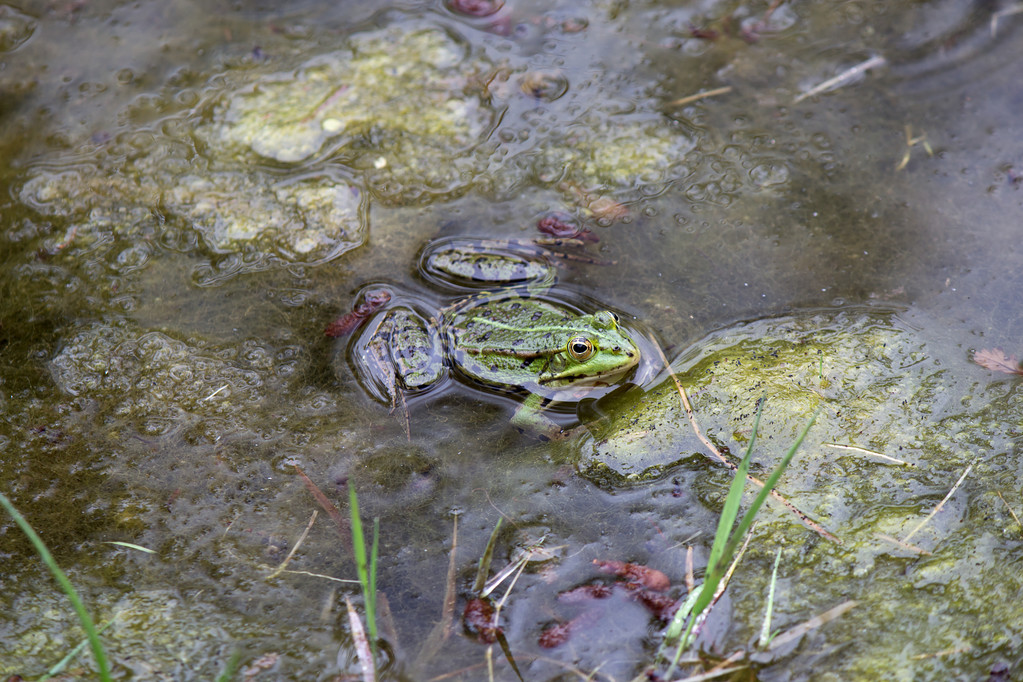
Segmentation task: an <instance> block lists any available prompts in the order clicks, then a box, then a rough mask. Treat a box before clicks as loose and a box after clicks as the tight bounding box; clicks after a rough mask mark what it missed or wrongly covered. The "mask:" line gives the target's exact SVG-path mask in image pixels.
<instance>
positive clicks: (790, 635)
mask: <svg viewBox="0 0 1023 682" xmlns="http://www.w3.org/2000/svg"><path fill="white" fill-rule="evenodd" d="M857 603H858V602H856V601H855V600H852V599H850V600H849V601H845V602H842V603H841V604H839V605H838V606H836V607H834V608H832V609H828V610H827V611H825V612H824V613H822V614H820V615H819V616H814V617H813V618H811V619H810V620H808V621H806V622H805V623H802V624H800V625H797V626H796V627H794V628H792V629H790V630H786V631H785V632H783V633H781V634H780V635H778V636H777V637H775V638H774V639H772V640H771V644H770V646H768V647H767V649H768V650H769V651H770V650H773V649H777V648H779V647H782V646H784V645H786V644H788V643H789V642H791V641H793V640H796V639H798V638H800V637H802V636H803V635H805V634H806V633H807V632H809V631H810V630H814V629H816V628H819V627H820V626H822V625H824V624H825V623H829V622H831V621H833V620H835V619H836V618H838V617H839V616H841V615H842V614H844V613H845V612H846V611H848V610H849V609H851V608H853V607H854V606H856V604H857Z"/></svg>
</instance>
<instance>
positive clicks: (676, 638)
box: [0, 380, 968, 682]
mask: <svg viewBox="0 0 1023 682" xmlns="http://www.w3.org/2000/svg"><path fill="white" fill-rule="evenodd" d="M676 381H677V380H676ZM678 389H679V395H680V396H681V398H682V401H683V403H684V404H685V405H686V407H687V414H688V415H689V417H690V420H693V425H694V427H695V426H696V424H695V417H694V415H693V412H692V408H691V407H690V406H689V400H688V397H687V396H686V394H685V390H684V389H683V388H682V386H681V384H678ZM764 400H765V399H764V398H761V400H760V401H758V405H757V413H756V416H755V418H754V422H753V428H752V432H751V434H750V438H749V444H748V446H747V448H746V453H745V455H744V456H743V458H742V460H741V462H740V463H739V465H738V466H736V467H735V468H734V474H735V475H734V477H733V480H732V484H731V486H730V487H729V490H728V495H727V497H726V498H725V503H724V508H723V509H722V511H721V515H720V518H719V521H718V525H717V531H716V532H715V535H714V541H713V544H712V546H711V550H710V556H709V559H708V562H707V567H706V572H705V574H704V579H703V582H702V583H701V584H700V585H697V586H695V587H692V586H693V585H695V580H694V578H693V576H692V555H691V549H690V555H689V557H688V564H687V565H688V567H689V577H688V580H687V583H688V584H689V585H690V590H689V594H688V596H687V597H686V598H685V600H684V601H683V600H681V599H680V600H679V601H678V602H675V603H670V604H666V605H663V608H664V613H663V614H662V615H664V616H670V615H671V614H672V612H673V614H674V615H673V616H672V617H671V620H670V623H669V625H668V627H667V629H666V630H665V631H664V633H663V637H662V641H661V645H660V647H659V648H658V650H657V653H656V655H655V656H654V659H653V660H652V661H651V662H650V664H649V665H648V666H647V670H646V672H645V673H644V676H645V677H646V678H647V679H658V680H672V679H676V678H675V673H676V670H677V668H678V665H679V663H680V662H685V663H691V664H696V665H701V664H702V663H703V662H702V661H701V659H700V658H698V657H690V658H687V659H683V658H682V655H683V653H685V652H686V651H687V650H688V649H690V648H691V647H692V645H693V643H694V642H695V639H696V635H697V633H698V631H699V629H700V627H701V626H702V624H703V623H704V621H705V620H706V616H707V613H708V609H710V608H712V607H713V605H714V604H715V603H717V601H718V599H719V598H720V597H721V595H722V593H723V592H724V590H725V588H726V586H727V583H728V579H729V577H730V576H731V574H732V573H733V571H734V570H735V567H736V565H737V564H738V562H739V560H740V559H741V557H742V554H743V552H744V550H745V548H746V545H747V544H748V543H749V540H750V537H751V536H750V531H751V530H752V527H753V521H754V518H755V517H756V515H757V512H758V511H759V510H760V508H761V507H762V506H763V504H764V503H765V502H766V501H767V497H768V495H769V494H771V493H772V492H773V490H774V486H775V484H776V483H777V482H778V479H779V478H780V477H781V475H782V473H784V471H785V469H786V468H787V467H788V465H789V463H790V462H791V460H792V458H793V456H794V455H795V454H796V451H797V450H798V449H799V446H800V445H801V444H802V442H803V439H804V438H805V437H806V434H807V433H808V432H809V430H810V428H811V426H813V423H814V421H815V420H816V417H817V415H816V414H814V415H813V416H811V417H810V419H809V421H808V422H807V424H806V426H805V427H804V428H803V430H802V432H801V433H800V434H799V436H798V437H797V438H796V440H795V442H794V443H793V444H792V446H791V447H790V448H789V450H788V451H787V452H786V453H785V455H784V456H783V457H782V459H781V460H780V461H779V462H778V464H777V465H776V466H775V468H774V470H773V471H772V472H771V475H770V476H769V477H768V479H767V481H766V482H764V483H761V484H760V491H759V493H758V494H757V496H756V498H755V499H754V500H753V502H752V503H751V504H750V505H749V507H748V509H747V510H746V513H745V514H744V515H743V517H742V519H741V520H740V521H739V523H738V525H736V519H738V517H739V508H740V504H741V501H742V496H743V492H744V489H745V483H746V481H747V479H748V478H750V477H749V466H750V461H751V458H752V454H753V450H754V446H755V444H756V440H757V430H758V428H759V425H760V418H761V415H762V413H763V404H764ZM711 447H713V446H711ZM717 454H718V455H720V453H717ZM296 469H297V472H298V474H299V475H300V476H301V477H302V479H303V481H304V482H305V484H306V486H307V488H308V489H309V491H310V493H311V494H312V495H313V497H314V498H316V500H317V502H319V503H320V505H321V506H322V507H323V509H324V511H325V512H326V513H327V514H328V516H330V517H331V518H332V519H333V520H334V521H335V525H336V528H337V531H338V534H339V535H340V536H341V537H342V539H346V538H350V541H351V545H352V551H353V554H354V557H355V564H356V570H357V573H358V576H359V579H358V582H359V585H360V587H361V589H362V595H363V616H364V617H365V622H366V627H365V628H363V625H362V621H361V619H360V616H359V615H358V613H357V612H356V610H355V607H354V606H353V604H352V601H351V599H350V597H349V596H347V595H345V604H346V607H347V611H348V616H349V623H350V627H351V634H352V638H353V642H354V646H355V651H356V654H357V656H358V660H359V663H360V667H361V674H362V680H363V682H376V679H377V666H378V663H377V662H378V661H379V660H380V658H379V650H378V644H379V638H378V628H377V598H378V594H377V588H376V579H377V553H378V546H379V519H376V518H375V519H374V520H373V535H372V542H371V544H370V546H369V547H368V548H367V543H366V537H365V533H364V531H363V524H362V519H361V517H360V514H359V503H358V496H357V494H356V491H355V487H354V485H353V484H351V483H349V524H350V525H347V524H345V522H344V519H343V518H342V516H341V513H340V511H339V510H338V509H337V507H336V506H334V504H333V503H332V502H330V500H329V499H328V498H327V497H326V495H324V494H323V493H322V492H321V491H320V490H319V488H318V487H317V486H316V484H315V483H313V481H312V480H311V479H309V477H308V476H306V475H305V473H304V472H302V471H301V470H300V469H298V468H297V467H296ZM967 473H968V472H967ZM965 476H966V474H964V475H963V478H965ZM961 482H962V479H960V483H961ZM758 483H759V482H758ZM956 487H958V484H957V485H956ZM954 492H955V488H953V490H952V491H951V492H950V493H949V495H948V496H946V498H945V499H946V500H947V499H948V497H950V496H951V495H952V494H953V493H954ZM942 504H944V501H943V502H942ZM0 505H2V506H3V507H4V509H5V510H6V511H7V513H8V514H10V516H11V517H12V518H13V519H14V521H15V522H16V523H17V525H18V527H19V528H20V529H21V530H22V531H23V532H24V533H25V535H26V536H28V538H29V540H30V541H31V543H32V546H33V548H34V549H35V551H36V553H37V554H38V555H39V557H40V559H42V561H43V562H44V563H45V564H46V566H47V568H48V569H49V570H50V573H51V574H52V575H53V577H54V579H55V580H56V581H57V583H58V584H59V586H60V588H61V590H62V591H63V592H64V593H65V595H67V598H68V600H69V601H70V602H71V604H72V606H73V607H74V610H75V613H76V614H77V616H78V619H79V622H80V623H81V626H82V629H83V630H84V631H85V633H86V636H87V643H88V645H89V647H90V649H91V651H92V654H93V657H94V660H95V663H96V667H97V669H98V670H97V672H98V675H99V678H100V680H102V681H103V682H108V681H109V680H112V679H113V677H111V672H110V663H109V662H108V659H107V656H106V652H105V650H104V647H103V644H102V642H101V641H100V635H101V634H102V632H103V630H105V629H106V628H107V627H109V626H110V625H112V624H113V623H114V621H115V620H116V616H115V617H114V618H113V619H111V620H110V621H109V622H108V623H107V624H106V625H104V626H103V628H102V629H100V630H97V629H96V626H95V624H94V623H93V620H92V617H91V616H90V615H89V612H88V610H87V609H86V608H85V605H84V604H83V603H82V601H81V599H80V598H79V596H78V593H77V592H76V590H75V588H74V586H73V585H72V584H71V581H70V580H68V578H67V576H66V575H65V574H64V572H63V571H62V570H61V568H60V567H59V566H58V565H57V563H56V561H55V560H54V559H53V557H52V555H51V554H50V552H49V550H48V549H47V547H46V545H45V543H44V542H43V540H42V539H41V538H40V537H39V535H38V534H37V533H36V532H35V530H33V528H32V526H31V525H30V524H29V523H28V521H26V520H25V518H24V517H23V516H22V515H21V514H20V513H19V512H18V510H17V509H16V508H15V507H14V505H13V504H11V502H10V500H8V498H7V497H6V496H4V495H3V494H2V493H0ZM939 508H940V505H939ZM936 511H937V509H935V512H932V514H931V516H933V514H934V513H936ZM316 515H317V513H316V512H315V511H314V512H313V515H312V518H310V520H309V524H308V525H307V527H306V529H305V531H304V532H303V533H302V535H301V536H300V537H299V539H298V541H297V542H296V543H295V545H294V546H293V547H292V549H291V551H290V552H289V554H288V555H287V557H285V559H284V561H283V562H282V563H281V564H280V566H278V568H277V569H276V570H275V571H273V572H272V573H271V574H270V575H269V576H268V577H267V579H272V578H274V577H276V576H277V575H279V574H280V573H282V572H285V571H286V570H287V569H286V566H287V564H288V562H289V561H290V559H291V557H292V556H293V555H294V553H295V552H296V551H297V550H298V548H299V547H300V546H301V544H302V542H303V541H304V539H305V537H306V535H307V534H308V532H309V529H310V528H311V527H312V525H313V523H314V522H315V520H316ZM929 518H930V516H928V517H927V519H924V521H923V522H921V524H920V526H918V527H917V529H915V530H914V531H913V532H911V533H910V534H909V535H908V536H907V537H906V540H907V541H908V539H909V537H911V536H912V535H913V533H915V532H916V530H919V528H920V527H922V526H923V524H924V523H926V521H927V520H929ZM500 526H501V523H500V521H498V523H497V525H496V526H495V527H494V530H493V532H492V533H491V536H490V541H489V542H488V544H487V547H486V550H485V551H484V553H483V555H482V556H481V557H480V558H479V560H478V571H477V577H476V582H475V585H474V588H473V593H474V595H475V596H474V598H473V599H471V600H470V601H469V602H468V604H467V606H466V609H465V613H464V615H463V621H464V625H465V627H466V630H467V631H469V632H472V633H474V634H475V635H476V636H477V638H478V639H479V640H480V641H482V642H484V643H487V644H489V646H488V648H487V650H486V654H485V659H486V667H487V670H488V679H490V680H493V679H494V658H495V654H494V651H493V643H494V642H499V643H500V646H501V649H502V651H503V653H504V655H505V657H506V659H507V661H508V664H509V665H510V666H511V668H512V669H513V670H514V671H515V673H516V675H517V676H518V677H519V678H520V679H522V675H521V673H520V672H519V667H518V665H517V663H516V660H515V657H514V655H513V653H512V651H511V648H510V646H509V645H508V642H507V640H506V639H505V637H504V633H503V630H502V628H501V625H500V612H501V607H502V606H503V604H504V603H505V602H506V601H507V600H508V598H509V597H510V595H511V593H512V589H513V588H514V585H515V580H516V579H517V578H518V576H519V575H521V573H522V571H523V569H524V568H525V566H526V565H527V564H528V563H529V560H530V558H531V556H532V553H533V552H539V551H540V547H539V543H538V545H537V546H535V547H533V548H530V549H529V550H528V551H527V552H526V553H524V554H523V556H522V557H520V558H519V559H518V560H516V561H514V562H513V563H512V564H510V565H509V566H508V567H506V568H505V569H503V570H502V571H500V572H499V573H498V575H497V576H495V578H494V579H493V580H491V581H489V582H487V581H486V577H487V575H488V574H489V572H490V565H491V561H492V558H493V550H494V547H495V545H496V540H497V537H498V531H499V529H500ZM740 544H741V545H742V546H741V547H740ZM457 547H458V545H457V517H456V521H455V527H454V530H453V533H452V545H451V569H452V570H449V572H448V580H447V585H446V594H445V599H444V604H445V608H444V611H445V613H444V614H443V616H444V617H443V618H442V619H441V622H440V623H438V626H437V627H435V629H434V632H433V633H432V634H431V636H430V637H429V638H428V640H427V642H426V643H425V645H424V646H423V648H422V656H424V657H426V658H431V657H432V655H433V653H435V652H436V650H437V648H438V646H439V644H440V643H441V642H442V641H443V640H444V639H446V638H447V637H448V636H449V635H450V633H451V632H452V630H453V627H452V626H453V624H452V620H453V607H454V572H453V568H454V566H455V554H456V551H457ZM137 549H140V550H144V551H151V550H146V548H142V547H138V548H137ZM780 556H781V555H780V549H779V553H778V554H777V555H776V559H775V564H774V571H773V574H772V581H771V590H770V593H769V596H768V600H767V603H766V606H765V618H764V624H763V627H762V634H761V638H760V640H759V647H760V649H761V650H762V651H766V652H770V650H771V649H772V648H777V647H779V646H780V645H782V644H784V643H787V642H789V641H791V640H792V639H795V638H797V637H799V636H801V635H802V634H803V633H805V632H806V631H807V630H808V629H811V628H814V627H818V626H820V625H823V624H824V623H826V622H828V621H829V620H832V619H834V618H837V617H838V616H839V615H841V614H842V613H844V612H845V611H847V610H848V609H850V608H852V607H853V606H855V605H856V602H855V601H847V602H845V603H844V604H841V605H839V606H838V607H836V608H834V609H831V610H830V611H828V612H827V613H825V614H822V615H820V616H817V617H816V618H813V619H811V620H810V621H807V622H806V623H803V624H802V625H799V626H797V627H795V628H792V629H790V630H789V631H788V632H786V633H782V634H780V635H779V634H778V633H774V634H770V615H771V610H772V606H773V595H774V583H775V580H776V578H777V570H778V563H779V560H780ZM595 563H604V564H617V565H615V566H611V567H610V568H609V570H611V571H613V572H617V573H618V574H619V575H621V576H623V577H626V576H627V577H629V578H630V579H635V580H637V581H640V582H645V583H646V584H648V585H650V584H651V583H659V584H658V586H657V587H659V588H662V589H663V588H666V587H667V578H666V577H665V576H664V575H663V574H661V573H660V572H659V571H653V570H651V569H647V568H645V567H640V566H636V565H633V564H621V563H620V562H596V561H595ZM513 574H514V576H515V577H514V579H513V580H512V581H511V585H510V586H509V588H508V590H507V592H506V593H505V595H504V597H502V599H501V600H500V601H499V602H498V604H497V606H496V608H495V607H494V606H493V605H492V604H491V601H490V598H489V595H490V594H491V593H492V592H493V591H494V590H495V589H496V588H497V587H498V586H499V585H500V584H501V583H502V582H503V581H504V580H505V579H506V578H507V577H508V576H511V575H513ZM652 575H656V577H651V576H652ZM325 577H326V576H325ZM636 584H637V583H635V582H633V583H629V585H630V586H633V589H635V585H636ZM683 628H684V629H683ZM568 636H569V629H568V628H567V627H566V628H564V629H562V630H561V631H560V632H559V634H558V635H557V639H550V640H548V643H547V646H556V645H558V644H561V643H562V642H563V641H564V640H565V639H567V637H568ZM541 643H542V644H543V640H541ZM84 644H85V643H83V644H82V645H79V646H78V647H76V648H74V649H73V650H72V651H70V652H69V653H68V654H67V656H65V657H64V659H62V660H61V661H60V662H59V663H58V664H56V665H54V666H53V667H52V668H50V670H49V671H48V672H47V675H46V676H45V677H44V678H42V679H48V678H49V677H50V676H53V675H57V674H60V673H61V672H62V671H63V670H64V669H65V668H66V667H67V665H68V664H69V663H70V662H71V661H72V660H74V659H75V658H76V657H77V656H78V655H79V653H80V652H81V650H82V649H83V648H84ZM672 646H674V649H675V651H674V654H673V655H672V654H671V653H670V649H671V647H672ZM748 653H749V652H743V651H741V650H740V651H738V652H736V653H735V654H733V655H732V656H730V657H728V658H727V659H726V660H724V661H722V662H720V663H719V664H718V665H716V666H715V667H714V668H712V669H711V672H714V673H716V674H722V675H723V674H727V673H729V672H733V671H738V670H741V669H742V668H743V667H745V664H744V663H743V662H742V659H743V658H745V657H747V656H748ZM239 659H240V655H239V654H237V653H236V654H235V655H234V656H232V657H231V659H230V660H229V661H227V662H226V665H225V669H224V672H223V673H222V674H221V675H220V676H219V677H218V678H217V680H218V682H227V681H228V680H231V679H234V678H235V677H236V672H237V668H238V664H239ZM729 666H730V667H729ZM257 667H258V664H257ZM665 667H666V671H665V672H663V673H662V672H659V671H660V670H661V669H662V668H665ZM576 672H577V673H578V674H580V675H581V676H582V675H583V673H582V672H581V671H576ZM641 677H642V676H641ZM246 679H249V677H248V676H246ZM637 679H640V678H637ZM700 679H703V677H702V676H701V677H700Z"/></svg>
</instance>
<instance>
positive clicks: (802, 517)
mask: <svg viewBox="0 0 1023 682" xmlns="http://www.w3.org/2000/svg"><path fill="white" fill-rule="evenodd" d="M649 338H650V342H651V343H653V345H654V348H656V349H657V354H658V355H660V356H661V362H662V363H664V367H665V368H666V369H667V370H668V374H669V375H670V376H671V380H672V381H674V382H675V388H676V389H678V395H679V397H680V398H681V399H682V408H683V409H684V410H685V412H686V417H687V418H688V419H689V424H690V425H691V426H692V427H693V433H695V434H696V437H697V438H699V439H700V442H701V443H703V445H704V447H706V448H707V451H708V452H710V454H712V455H713V456H714V457H715V458H716V459H717V460H718V461H719V462H721V463H722V464H724V465H725V466H726V467H728V468H729V469H731V470H732V471H736V470H738V468H739V467H738V466H737V465H735V464H733V463H732V462H730V461H729V460H728V459H727V458H726V457H725V456H724V455H722V454H721V451H720V450H718V449H717V448H716V447H715V446H714V444H713V443H711V442H710V439H708V438H707V437H706V436H704V435H703V432H702V431H701V430H700V425H699V424H697V423H696V413H695V412H694V411H693V406H692V404H691V403H690V402H689V396H688V395H687V394H686V389H685V388H683V386H682V382H681V381H680V380H679V378H678V375H677V374H675V370H673V369H672V368H671V365H670V364H669V363H668V358H666V357H665V355H664V351H663V350H661V344H659V343H657V339H655V338H654V337H653V336H650V337H649ZM746 480H748V481H750V482H752V483H755V484H756V485H757V486H758V487H760V488H763V487H764V482H763V481H761V480H760V479H759V478H757V477H756V476H753V475H751V474H747V475H746ZM771 497H773V498H774V499H776V500H778V501H779V502H781V503H782V504H783V505H785V507H787V508H788V510H789V511H790V512H792V513H793V514H795V515H796V517H797V518H798V519H799V521H800V523H802V524H803V525H804V526H806V527H807V528H809V529H810V530H812V531H814V532H815V533H817V534H818V535H820V536H821V537H824V538H827V539H828V540H831V541H832V542H835V543H838V544H842V541H841V540H839V539H838V538H837V537H836V536H834V535H832V534H831V533H829V532H828V531H826V530H824V528H823V527H822V526H821V525H820V524H818V523H817V522H816V521H813V520H812V519H810V517H809V516H807V515H806V514H805V513H803V512H802V511H800V510H799V508H798V507H796V506H795V505H794V504H792V503H791V502H789V501H788V500H787V499H785V497H784V496H783V495H782V494H781V493H779V492H777V491H775V490H772V491H771Z"/></svg>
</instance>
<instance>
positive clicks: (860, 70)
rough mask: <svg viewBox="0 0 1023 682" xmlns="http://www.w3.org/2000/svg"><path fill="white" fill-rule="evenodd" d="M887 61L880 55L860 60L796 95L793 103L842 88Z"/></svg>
mask: <svg viewBox="0 0 1023 682" xmlns="http://www.w3.org/2000/svg"><path fill="white" fill-rule="evenodd" d="M887 63H888V60H887V59H885V58H884V57H882V56H880V55H877V56H874V57H871V58H870V59H868V60H867V61H865V62H860V63H859V64H857V65H856V66H854V67H852V68H851V69H846V70H845V71H843V72H842V73H840V74H838V75H837V76H835V77H834V78H829V79H828V80H826V81H824V82H823V83H821V84H819V85H816V86H814V87H812V88H810V89H809V90H807V91H806V92H804V93H803V94H802V95H800V96H799V97H796V99H794V100H793V102H792V103H793V104H799V103H800V102H802V101H803V100H804V99H808V98H810V97H813V96H814V95H819V94H820V93H822V92H827V91H829V90H836V89H838V88H840V87H842V86H844V85H848V84H849V83H851V82H852V81H854V80H856V79H857V78H859V77H860V76H862V75H863V74H864V73H865V72H866V71H868V70H870V69H874V68H877V67H880V66H884V65H885V64H887Z"/></svg>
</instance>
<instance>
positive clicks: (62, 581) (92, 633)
mask: <svg viewBox="0 0 1023 682" xmlns="http://www.w3.org/2000/svg"><path fill="white" fill-rule="evenodd" d="M0 506H3V508H4V509H6V510H7V513H8V514H10V515H11V518H12V519H14V522H15V523H16V524H18V528H20V529H21V532H23V533H24V534H25V535H26V536H27V537H28V539H29V542H31V543H32V547H34V548H35V551H36V554H38V555H39V558H40V559H42V560H43V563H44V564H46V567H47V568H48V569H50V574H51V575H53V578H54V580H56V581H57V584H58V585H60V589H61V590H63V591H64V594H66V595H67V598H68V601H70V602H71V605H72V606H73V607H74V609H75V613H76V614H77V615H78V620H79V622H80V623H81V624H82V629H83V630H85V636H86V637H87V638H88V640H89V646H90V647H91V648H92V655H93V658H95V659H96V666H97V667H98V668H99V678H100V679H101V680H103V682H107V680H111V679H113V678H111V677H110V664H109V663H107V656H106V653H105V651H104V650H103V643H102V642H100V641H99V633H98V632H97V631H96V625H95V624H94V623H93V622H92V616H90V615H89V612H88V611H87V610H86V608H85V605H84V604H83V603H82V600H81V599H80V598H79V597H78V592H76V591H75V588H74V586H73V585H72V584H71V581H70V580H68V577H67V575H66V574H65V573H64V571H62V570H61V568H60V566H58V565H57V562H56V561H55V560H54V558H53V555H52V554H50V550H49V549H47V547H46V544H45V543H44V542H43V540H42V538H40V537H39V534H38V533H36V532H35V530H34V529H33V528H32V526H31V525H29V523H28V521H26V520H25V517H24V516H22V515H21V512H19V511H18V510H17V509H16V508H15V507H14V505H13V504H11V501H10V500H9V499H7V496H6V495H4V494H3V493H0Z"/></svg>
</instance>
